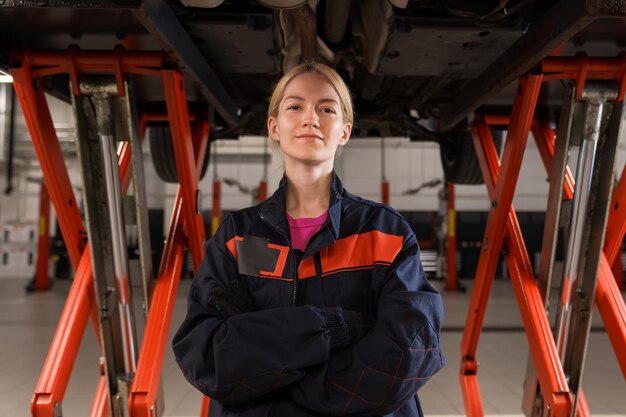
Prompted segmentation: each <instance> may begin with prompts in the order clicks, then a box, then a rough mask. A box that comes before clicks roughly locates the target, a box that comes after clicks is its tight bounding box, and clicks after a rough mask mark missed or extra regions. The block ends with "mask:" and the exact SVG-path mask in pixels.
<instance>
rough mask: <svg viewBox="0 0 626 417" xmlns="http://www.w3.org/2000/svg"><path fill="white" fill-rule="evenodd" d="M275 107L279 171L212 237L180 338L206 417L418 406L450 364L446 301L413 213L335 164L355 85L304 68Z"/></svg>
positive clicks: (399, 411)
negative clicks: (347, 179)
mask: <svg viewBox="0 0 626 417" xmlns="http://www.w3.org/2000/svg"><path fill="white" fill-rule="evenodd" d="M268 116H269V117H268V121H267V126H268V131H269V136H270V140H271V141H273V142H275V143H276V144H277V145H278V146H279V147H280V150H281V152H282V153H283V155H284V160H285V175H284V178H283V180H282V181H281V184H280V187H279V188H278V190H277V191H276V192H275V193H274V195H272V196H271V197H270V198H268V199H267V200H266V201H264V202H262V203H261V204H259V205H257V206H255V207H251V208H247V209H244V210H240V211H238V212H235V213H233V214H231V215H230V216H228V217H227V218H226V219H225V220H224V222H223V224H222V226H221V227H220V229H219V230H218V232H217V233H216V235H215V236H214V237H213V238H212V239H211V240H210V241H208V242H207V243H206V245H205V257H204V261H203V263H202V265H201V267H200V269H199V270H198V273H197V274H196V277H195V278H194V280H193V283H192V285H191V289H190V291H189V299H188V312H187V317H186V318H185V320H184V322H183V323H182V325H181V327H180V329H179V330H178V332H177V334H176V336H175V337H174V342H173V346H174V353H175V355H176V358H177V361H178V363H179V365H180V367H181V369H182V370H183V373H184V374H185V377H186V378H187V379H188V380H189V382H190V383H191V384H193V385H194V386H195V387H196V388H197V389H199V390H200V391H201V392H202V393H203V394H205V395H207V396H209V397H211V398H212V401H211V406H210V410H209V415H210V416H255V417H257V416H263V417H264V416H276V417H283V416H284V417H300V416H326V415H350V416H359V415H374V416H383V415H384V416H394V417H400V416H407V417H408V416H421V415H422V410H421V407H420V404H419V400H418V398H417V394H416V392H417V390H418V389H419V388H420V387H421V386H422V385H423V384H424V383H425V382H426V381H427V380H428V379H429V378H430V377H431V376H432V375H433V374H435V373H436V372H437V371H438V370H439V369H441V367H442V366H443V365H444V358H443V355H442V353H441V349H440V344H439V331H440V329H441V323H442V319H443V306H442V302H441V298H440V296H439V294H437V292H436V291H435V290H434V289H433V288H432V286H431V285H430V284H429V283H428V281H427V280H426V276H425V274H424V271H423V269H422V266H421V263H420V258H419V248H418V245H417V240H416V237H415V235H414V234H413V232H412V231H411V228H410V226H409V224H408V223H407V222H406V220H405V219H404V218H402V217H401V216H400V215H399V214H398V213H397V212H396V211H394V210H393V209H391V208H389V207H387V206H384V205H382V204H378V203H375V202H372V201H368V200H364V199H361V198H359V197H356V196H354V195H352V194H350V193H348V192H347V191H346V190H345V189H344V188H343V186H342V185H341V181H340V180H339V178H338V177H337V175H336V174H335V172H334V171H333V162H334V157H335V153H336V152H337V149H338V148H339V147H340V146H343V145H345V144H346V142H348V140H349V138H350V132H351V129H352V123H353V111H352V103H351V98H350V93H349V91H348V88H347V87H346V85H345V84H344V82H343V81H342V79H341V77H340V76H339V75H338V74H337V73H336V72H335V71H334V70H333V69H331V68H330V67H328V66H326V65H323V64H320V63H312V64H303V65H300V66H298V67H295V68H294V69H292V70H291V71H289V72H288V73H287V74H286V75H285V76H283V78H282V79H281V80H280V81H279V82H278V84H277V85H276V87H275V89H274V93H273V94H272V97H271V100H270V105H269V112H268Z"/></svg>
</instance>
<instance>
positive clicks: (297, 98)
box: [283, 96, 339, 105]
mask: <svg viewBox="0 0 626 417" xmlns="http://www.w3.org/2000/svg"><path fill="white" fill-rule="evenodd" d="M287 100H299V101H305V99H304V98H302V97H300V96H289V97H285V98H284V100H283V101H287ZM318 103H335V104H337V105H338V104H339V102H338V101H337V100H335V99H334V98H323V99H321V100H318Z"/></svg>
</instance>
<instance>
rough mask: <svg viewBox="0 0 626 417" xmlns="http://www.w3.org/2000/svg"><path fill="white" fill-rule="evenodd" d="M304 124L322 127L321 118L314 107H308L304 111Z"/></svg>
mask: <svg viewBox="0 0 626 417" xmlns="http://www.w3.org/2000/svg"><path fill="white" fill-rule="evenodd" d="M302 126H305V127H306V126H312V127H320V122H319V118H318V116H317V113H316V112H315V110H314V109H307V110H306V111H304V112H303V114H302Z"/></svg>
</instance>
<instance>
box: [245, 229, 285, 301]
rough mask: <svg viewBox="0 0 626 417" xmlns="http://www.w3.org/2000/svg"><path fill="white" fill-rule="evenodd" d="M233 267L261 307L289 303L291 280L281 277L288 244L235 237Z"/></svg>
mask: <svg viewBox="0 0 626 417" xmlns="http://www.w3.org/2000/svg"><path fill="white" fill-rule="evenodd" d="M234 243H235V247H236V250H235V252H234V256H235V258H236V260H237V270H238V272H239V274H240V275H244V276H246V278H247V281H248V288H249V289H250V293H251V294H252V297H254V299H255V302H256V304H257V306H258V307H259V308H261V309H267V308H276V307H285V306H288V305H290V302H291V296H290V294H291V291H292V286H293V279H292V278H291V277H286V276H285V272H286V271H285V265H286V263H287V257H288V255H289V247H288V246H281V245H276V244H273V243H270V241H269V239H267V238H262V237H258V236H253V235H247V236H245V237H243V238H241V237H237V238H236V240H235V242H234Z"/></svg>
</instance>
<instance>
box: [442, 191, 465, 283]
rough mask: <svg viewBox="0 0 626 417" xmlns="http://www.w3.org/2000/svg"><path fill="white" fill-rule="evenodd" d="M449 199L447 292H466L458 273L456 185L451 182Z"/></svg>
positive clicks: (447, 217)
mask: <svg viewBox="0 0 626 417" xmlns="http://www.w3.org/2000/svg"><path fill="white" fill-rule="evenodd" d="M447 197H448V198H447V202H448V211H447V215H446V220H447V222H448V227H447V234H446V273H447V278H446V290H447V291H463V292H465V287H462V286H460V285H459V280H458V277H457V271H456V209H455V207H454V184H453V183H451V182H449V183H448V184H447Z"/></svg>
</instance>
